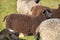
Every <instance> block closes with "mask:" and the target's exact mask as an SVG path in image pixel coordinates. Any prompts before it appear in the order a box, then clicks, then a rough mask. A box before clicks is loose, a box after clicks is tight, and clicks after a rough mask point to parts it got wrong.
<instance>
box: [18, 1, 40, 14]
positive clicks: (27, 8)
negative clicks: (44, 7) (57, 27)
mask: <svg viewBox="0 0 60 40" xmlns="http://www.w3.org/2000/svg"><path fill="white" fill-rule="evenodd" d="M35 1H38V2H39V0H17V12H18V13H21V14H28V15H32V11H31V9H32V7H33V6H35V5H38V4H40V3H36V2H35Z"/></svg>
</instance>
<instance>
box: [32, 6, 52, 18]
mask: <svg viewBox="0 0 60 40" xmlns="http://www.w3.org/2000/svg"><path fill="white" fill-rule="evenodd" d="M43 10H47V11H46V12H48V13H50V14H51V8H49V7H46V6H43V5H36V6H33V7H32V15H34V16H38V15H39V12H41V11H43ZM51 17H52V15H51Z"/></svg>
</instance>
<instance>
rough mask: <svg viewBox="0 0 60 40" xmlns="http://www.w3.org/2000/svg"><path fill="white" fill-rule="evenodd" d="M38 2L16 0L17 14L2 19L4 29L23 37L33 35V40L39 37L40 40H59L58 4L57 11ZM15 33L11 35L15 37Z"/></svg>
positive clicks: (59, 17)
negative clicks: (4, 23) (21, 34)
mask: <svg viewBox="0 0 60 40" xmlns="http://www.w3.org/2000/svg"><path fill="white" fill-rule="evenodd" d="M40 1H41V0H18V1H17V12H18V13H19V14H10V15H7V16H5V17H4V20H3V21H5V20H6V28H7V29H12V30H15V31H17V32H19V33H23V34H24V35H30V34H31V35H34V38H35V39H34V40H39V38H40V37H41V39H42V40H60V4H59V5H58V8H57V9H52V8H49V7H46V6H42V5H40ZM15 31H13V32H15ZM17 32H15V33H13V34H15V35H16V34H17ZM18 35H19V34H18ZM18 35H17V36H18ZM16 40H20V39H16Z"/></svg>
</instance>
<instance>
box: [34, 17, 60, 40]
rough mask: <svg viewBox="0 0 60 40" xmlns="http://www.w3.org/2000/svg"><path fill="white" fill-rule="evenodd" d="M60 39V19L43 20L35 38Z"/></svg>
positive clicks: (45, 39) (43, 39) (36, 39)
mask: <svg viewBox="0 0 60 40" xmlns="http://www.w3.org/2000/svg"><path fill="white" fill-rule="evenodd" d="M40 37H41V39H42V40H60V19H58V18H51V19H47V20H44V21H42V22H41V24H40V25H39V26H38V27H37V29H36V34H35V40H39V38H40Z"/></svg>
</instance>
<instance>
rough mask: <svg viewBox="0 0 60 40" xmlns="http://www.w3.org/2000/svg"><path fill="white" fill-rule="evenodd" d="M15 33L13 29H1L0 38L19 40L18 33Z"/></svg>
mask: <svg viewBox="0 0 60 40" xmlns="http://www.w3.org/2000/svg"><path fill="white" fill-rule="evenodd" d="M16 33H18V32H15V31H14V30H13V31H11V29H3V30H2V31H1V32H0V40H20V38H19V37H18V35H19V34H18V35H16Z"/></svg>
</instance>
